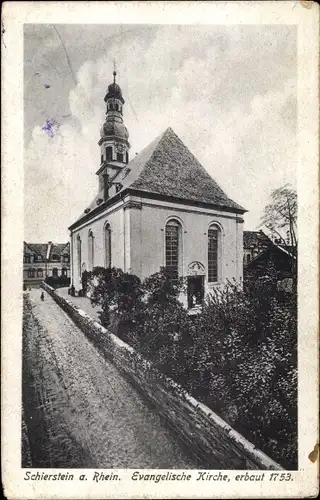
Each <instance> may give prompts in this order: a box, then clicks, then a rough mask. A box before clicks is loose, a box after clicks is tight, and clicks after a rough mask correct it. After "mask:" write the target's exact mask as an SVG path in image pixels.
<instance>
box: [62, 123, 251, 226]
mask: <svg viewBox="0 0 320 500" xmlns="http://www.w3.org/2000/svg"><path fill="white" fill-rule="evenodd" d="M128 171H129V173H128ZM116 182H119V183H121V184H122V189H121V190H120V191H119V192H118V193H117V194H116V195H114V196H113V197H112V198H109V199H108V200H107V202H104V203H103V205H104V206H105V204H106V203H107V204H108V205H110V204H112V200H114V201H117V200H118V199H119V198H120V197H121V194H122V193H124V192H125V191H126V190H127V189H130V190H131V189H132V190H136V191H139V192H140V193H149V194H151V195H152V194H154V195H162V196H170V197H172V198H176V199H179V200H182V201H185V202H186V203H187V202H188V201H189V202H198V203H199V202H200V203H204V204H209V205H214V206H215V207H217V208H221V209H227V210H228V211H230V212H237V213H242V214H243V213H244V212H246V210H245V209H244V208H243V207H242V206H240V205H238V203H236V202H234V201H233V200H231V199H230V198H228V196H227V195H226V194H225V193H224V191H223V190H222V189H221V188H220V186H219V185H218V184H217V183H216V182H215V180H214V179H213V178H212V177H211V176H210V175H209V174H208V172H207V171H206V170H205V168H204V167H203V166H202V165H201V164H200V163H199V161H198V160H197V159H196V158H195V156H194V155H193V154H192V153H191V152H190V151H189V149H188V148H187V147H186V146H185V145H184V144H183V142H182V141H181V139H180V138H179V137H178V136H177V135H176V134H175V132H174V131H173V130H172V129H171V128H170V127H169V128H167V130H166V131H165V132H164V133H163V134H161V135H160V136H159V137H157V138H156V139H154V140H153V141H152V142H151V143H150V144H149V145H148V146H147V147H146V148H144V149H143V150H142V151H141V152H140V153H139V154H138V155H136V156H135V157H134V158H133V159H132V160H131V161H130V163H129V164H128V165H127V166H126V168H124V169H123V170H122V171H121V172H120V174H119V176H118V177H117V178H116ZM99 198H101V199H103V191H101V192H99V193H98V195H97V196H96V197H95V198H94V200H93V202H92V203H91V205H89V207H88V209H89V210H88V213H90V212H91V211H94V210H96V209H97V201H98V199H99ZM84 218H90V215H89V216H87V217H86V215H84V214H82V215H81V216H80V217H79V218H78V219H77V221H76V222H75V223H74V224H76V223H77V222H78V221H80V220H82V219H84ZM74 224H73V225H74ZM73 225H72V226H73ZM72 226H70V227H71V228H72Z"/></svg>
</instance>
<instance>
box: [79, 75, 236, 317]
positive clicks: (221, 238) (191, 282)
mask: <svg viewBox="0 0 320 500" xmlns="http://www.w3.org/2000/svg"><path fill="white" fill-rule="evenodd" d="M115 76H116V73H114V82H113V83H112V84H111V85H109V87H108V93H107V95H106V96H105V99H104V100H105V103H106V120H105V123H104V125H103V126H102V128H101V138H100V141H99V143H98V144H99V146H100V149H101V164H100V167H99V169H98V171H97V176H98V179H99V189H98V193H97V196H96V197H95V198H94V200H93V202H92V203H91V205H89V206H88V207H87V208H86V209H85V210H84V212H83V213H82V215H81V216H80V217H79V218H78V220H77V221H76V222H74V223H73V224H72V225H71V226H70V227H69V230H70V236H71V256H72V257H71V273H72V284H73V285H74V287H75V289H76V290H79V289H81V286H82V285H81V276H82V273H83V271H91V270H92V269H93V268H94V267H96V266H103V267H112V266H115V267H119V268H121V269H123V270H124V271H125V272H130V273H133V274H136V275H137V276H139V277H140V278H141V279H144V278H146V277H147V276H149V275H151V274H153V273H155V272H157V271H159V269H160V267H161V266H166V267H168V268H170V269H171V271H172V272H173V274H174V275H176V276H183V277H186V278H187V295H186V296H184V297H183V299H182V300H183V302H184V303H185V305H187V306H188V307H189V308H192V307H194V306H196V305H198V304H199V303H201V301H202V299H203V298H204V296H205V294H206V293H207V292H210V290H212V289H213V288H215V287H222V286H223V285H224V284H225V283H226V281H227V280H228V279H229V280H232V279H235V280H236V281H237V282H238V283H241V281H242V278H243V214H244V212H245V211H246V210H245V209H244V208H242V207H241V206H240V205H238V204H237V203H235V202H234V201H232V200H231V199H230V198H228V196H227V195H226V194H225V193H224V192H223V191H222V189H221V188H220V187H219V186H218V184H217V183H216V182H215V181H214V180H213V179H212V177H210V175H209V174H208V172H207V171H206V170H205V169H204V167H203V166H202V165H201V164H200V163H199V162H198V160H197V159H196V158H195V157H194V156H193V154H192V153H191V152H190V151H189V150H188V148H187V147H186V146H185V145H184V144H183V142H182V141H181V139H180V138H179V137H178V136H177V135H176V134H175V133H174V132H173V130H172V129H171V128H168V129H167V130H166V131H165V132H164V133H163V134H161V135H160V136H159V137H157V138H156V139H155V140H154V141H152V142H151V144H149V146H147V147H146V148H145V149H144V150H143V151H142V152H141V153H140V154H138V155H136V156H135V157H134V158H133V159H132V160H131V161H130V162H129V148H130V144H129V141H128V139H129V133H128V130H127V129H126V127H125V126H124V124H123V116H122V113H123V105H124V102H125V101H124V99H123V97H122V92H121V89H120V87H119V85H118V84H117V83H116V82H115Z"/></svg>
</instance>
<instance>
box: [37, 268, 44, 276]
mask: <svg viewBox="0 0 320 500" xmlns="http://www.w3.org/2000/svg"><path fill="white" fill-rule="evenodd" d="M37 277H38V278H43V269H41V267H40V269H38V270H37Z"/></svg>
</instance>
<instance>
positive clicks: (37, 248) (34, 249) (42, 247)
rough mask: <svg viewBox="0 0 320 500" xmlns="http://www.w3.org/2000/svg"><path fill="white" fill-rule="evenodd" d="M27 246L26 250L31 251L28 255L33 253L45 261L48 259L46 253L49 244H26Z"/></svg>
mask: <svg viewBox="0 0 320 500" xmlns="http://www.w3.org/2000/svg"><path fill="white" fill-rule="evenodd" d="M24 244H25V250H26V248H27V249H28V250H29V251H28V252H26V253H32V254H34V255H37V256H41V257H42V258H43V259H45V258H46V253H47V245H48V244H47V243H26V242H24Z"/></svg>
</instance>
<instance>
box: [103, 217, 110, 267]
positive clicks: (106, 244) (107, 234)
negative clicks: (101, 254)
mask: <svg viewBox="0 0 320 500" xmlns="http://www.w3.org/2000/svg"><path fill="white" fill-rule="evenodd" d="M104 247H105V265H106V267H111V227H110V224H106V225H105V227H104Z"/></svg>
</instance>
